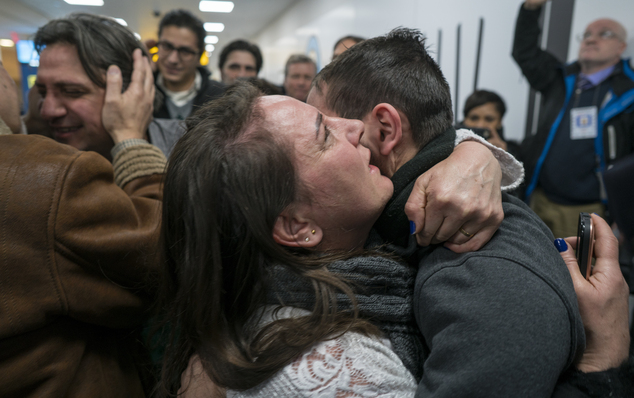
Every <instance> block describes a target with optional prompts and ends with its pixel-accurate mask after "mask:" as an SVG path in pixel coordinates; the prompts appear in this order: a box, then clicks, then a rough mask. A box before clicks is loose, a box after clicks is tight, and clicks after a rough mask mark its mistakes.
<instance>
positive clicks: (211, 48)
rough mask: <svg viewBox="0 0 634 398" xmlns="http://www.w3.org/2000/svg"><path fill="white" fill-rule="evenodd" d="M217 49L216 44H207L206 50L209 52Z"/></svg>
mask: <svg viewBox="0 0 634 398" xmlns="http://www.w3.org/2000/svg"><path fill="white" fill-rule="evenodd" d="M215 49H216V46H214V45H213V44H207V45H206V46H205V50H206V51H207V52H208V53H210V52H212V51H213V50H215Z"/></svg>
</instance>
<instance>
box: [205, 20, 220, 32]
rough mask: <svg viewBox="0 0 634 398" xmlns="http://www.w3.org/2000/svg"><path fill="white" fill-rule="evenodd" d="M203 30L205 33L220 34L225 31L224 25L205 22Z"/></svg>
mask: <svg viewBox="0 0 634 398" xmlns="http://www.w3.org/2000/svg"><path fill="white" fill-rule="evenodd" d="M205 30H206V31H207V32H222V31H223V30H225V24H223V23H220V22H205Z"/></svg>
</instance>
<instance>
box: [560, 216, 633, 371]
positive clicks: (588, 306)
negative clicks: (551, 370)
mask: <svg viewBox="0 0 634 398" xmlns="http://www.w3.org/2000/svg"><path fill="white" fill-rule="evenodd" d="M592 222H593V224H594V231H595V237H596V243H595V244H594V257H595V258H596V263H595V266H594V268H593V270H592V276H590V279H589V280H586V279H585V278H584V276H583V275H581V272H580V271H579V265H578V264H577V260H576V258H575V255H574V253H573V251H572V249H576V247H577V238H576V237H569V238H566V239H565V241H566V242H567V243H568V245H567V246H568V248H567V250H565V251H563V252H561V256H562V257H563V259H564V261H565V262H566V265H567V266H568V271H569V272H570V275H571V276H572V282H573V284H574V286H575V292H576V293H577V301H578V302H579V311H580V312H581V319H582V320H583V324H584V327H585V330H586V350H585V352H584V354H583V357H582V358H581V361H580V362H579V363H578V364H577V368H578V369H579V370H580V371H582V372H585V373H588V372H599V371H603V370H607V369H610V368H614V367H617V366H619V365H621V364H622V363H623V362H624V361H625V360H626V359H627V358H628V352H629V347H630V334H629V329H628V326H629V322H628V315H629V314H628V297H629V289H628V286H627V283H626V282H625V279H624V278H623V274H622V273H621V269H620V267H619V260H618V247H619V246H618V241H617V239H616V237H615V236H614V234H613V233H612V230H611V229H610V226H609V225H608V224H607V223H606V222H605V221H604V220H603V219H602V218H601V217H599V216H597V215H595V214H592ZM560 250H561V249H560Z"/></svg>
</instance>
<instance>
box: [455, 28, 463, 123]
mask: <svg viewBox="0 0 634 398" xmlns="http://www.w3.org/2000/svg"><path fill="white" fill-rule="evenodd" d="M461 28H462V25H461V24H458V31H457V35H456V95H455V97H454V98H455V101H454V106H453V107H454V112H453V117H454V122H455V123H458V98H459V97H458V94H459V93H460V32H461Z"/></svg>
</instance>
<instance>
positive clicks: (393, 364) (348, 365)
mask: <svg viewBox="0 0 634 398" xmlns="http://www.w3.org/2000/svg"><path fill="white" fill-rule="evenodd" d="M275 308H277V307H276V306H266V307H265V308H263V313H262V316H261V317H258V318H259V322H258V323H259V324H260V325H265V324H267V323H269V322H271V321H273V320H275V319H283V318H289V317H294V316H301V315H305V314H307V313H308V312H307V311H305V310H302V309H299V308H294V307H284V308H281V309H280V310H279V311H278V312H277V313H275V312H274V309H275ZM181 381H182V384H183V386H186V388H184V389H183V388H182V389H181V391H179V394H182V395H179V397H183V398H203V397H205V398H209V397H219V396H223V394H222V393H218V392H217V391H216V393H214V390H215V386H214V384H213V382H212V381H211V380H210V379H209V378H208V377H207V375H206V374H205V373H204V371H203V370H202V365H201V364H200V360H199V359H198V356H197V355H194V356H192V358H191V359H190V363H189V366H188V368H187V370H186V371H185V372H183V376H182V378H181ZM416 387H417V384H416V381H415V379H414V376H412V374H411V373H410V372H409V371H408V370H407V368H405V365H403V362H402V361H401V359H400V358H399V357H398V355H396V354H395V353H394V351H392V346H391V344H390V341H389V340H387V339H380V338H377V337H367V336H364V335H362V334H359V333H353V332H349V333H346V334H344V335H343V336H340V337H338V338H336V339H332V340H328V341H322V342H318V343H316V344H315V345H313V346H312V348H311V349H310V350H308V351H306V352H305V353H304V354H303V355H302V356H300V357H298V358H297V359H295V360H294V361H293V362H292V363H290V364H289V365H287V366H286V367H284V368H283V369H281V370H280V371H279V372H277V373H276V374H275V375H274V376H273V377H271V378H270V379H268V380H267V381H265V382H264V383H262V384H260V385H258V386H256V387H254V388H251V389H249V390H247V391H232V390H228V391H227V392H226V396H227V397H230V398H255V397H267V398H268V397H337V398H361V397H363V398H370V397H395V398H396V397H399V398H400V397H413V396H414V393H415V392H416Z"/></svg>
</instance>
